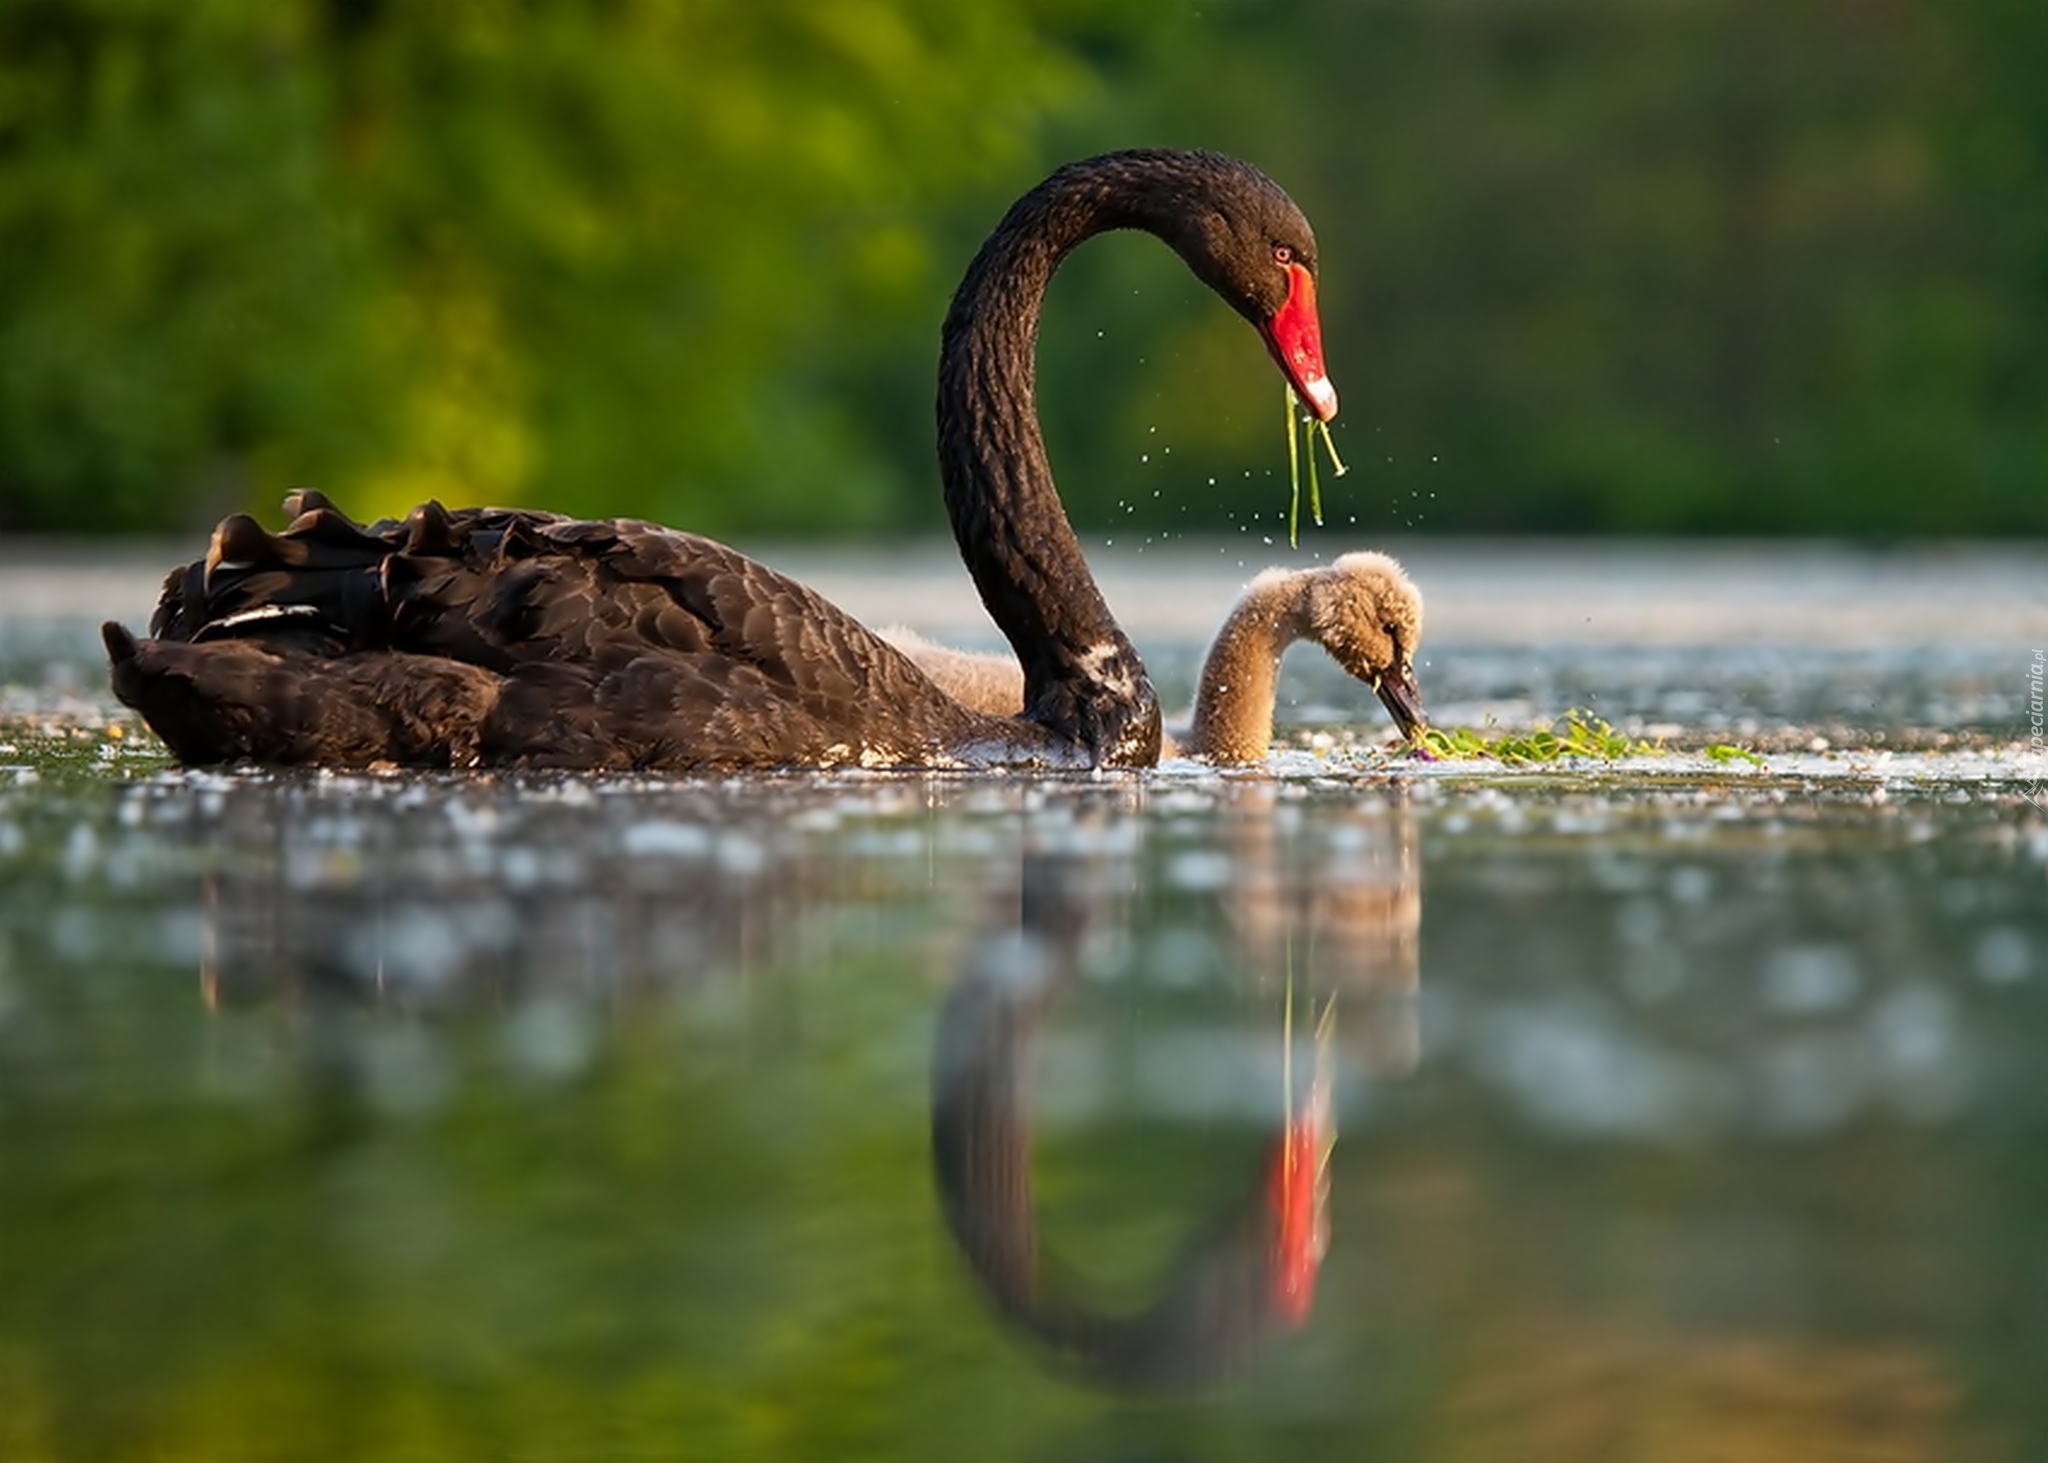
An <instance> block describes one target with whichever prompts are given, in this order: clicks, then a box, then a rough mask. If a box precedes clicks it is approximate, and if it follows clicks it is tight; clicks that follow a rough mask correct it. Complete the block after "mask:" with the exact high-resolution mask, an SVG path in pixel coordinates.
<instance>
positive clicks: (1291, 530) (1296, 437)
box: [1286, 386, 1351, 549]
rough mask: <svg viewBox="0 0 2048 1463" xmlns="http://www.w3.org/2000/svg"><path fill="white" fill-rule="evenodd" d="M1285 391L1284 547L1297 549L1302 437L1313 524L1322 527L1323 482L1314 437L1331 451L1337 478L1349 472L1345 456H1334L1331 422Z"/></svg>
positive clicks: (1309, 507)
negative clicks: (1305, 439) (1286, 491)
mask: <svg viewBox="0 0 2048 1463" xmlns="http://www.w3.org/2000/svg"><path fill="white" fill-rule="evenodd" d="M1286 391H1287V480H1288V484H1289V487H1290V489H1291V492H1292V496H1290V497H1289V498H1288V500H1287V547H1289V548H1290V549H1291V548H1297V547H1299V546H1300V543H1301V459H1302V456H1303V448H1302V442H1301V439H1302V437H1303V436H1307V437H1308V438H1310V439H1311V440H1310V441H1309V443H1308V447H1307V457H1308V512H1309V517H1310V518H1311V519H1312V520H1313V521H1314V523H1315V525H1316V527H1318V528H1321V527H1322V526H1323V481H1322V477H1321V475H1320V474H1319V473H1318V472H1317V470H1316V445H1315V442H1314V440H1313V439H1314V437H1315V436H1316V434H1317V433H1318V432H1320V433H1321V434H1322V439H1323V450H1324V451H1325V452H1328V453H1329V454H1330V466H1331V468H1332V469H1334V470H1335V472H1336V475H1337V476H1338V477H1342V476H1344V474H1345V473H1347V472H1349V471H1351V469H1350V468H1348V467H1346V466H1345V465H1344V459H1343V458H1341V457H1339V456H1338V455H1337V443H1336V441H1335V440H1334V439H1333V438H1332V437H1331V436H1330V424H1329V423H1328V422H1326V421H1324V420H1322V419H1321V418H1320V417H1313V416H1310V415H1309V414H1308V413H1307V412H1304V411H1303V410H1302V409H1301V398H1300V397H1298V396H1296V395H1295V394H1294V388H1293V387H1292V386H1289V387H1287V388H1286Z"/></svg>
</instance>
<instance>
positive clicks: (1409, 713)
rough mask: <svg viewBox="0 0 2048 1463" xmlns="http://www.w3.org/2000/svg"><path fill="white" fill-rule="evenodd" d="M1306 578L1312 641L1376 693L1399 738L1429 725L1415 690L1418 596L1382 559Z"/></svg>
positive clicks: (1354, 561) (1367, 558)
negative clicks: (1398, 732)
mask: <svg viewBox="0 0 2048 1463" xmlns="http://www.w3.org/2000/svg"><path fill="white" fill-rule="evenodd" d="M1309 573H1310V575H1311V583H1310V585H1309V592H1308V596H1307V603H1306V605H1305V607H1304V613H1305V615H1306V617H1307V621H1308V625H1307V633H1308V636H1309V638H1311V639H1314V640H1316V641H1318V642H1320V643H1321V645H1322V646H1323V648H1324V649H1326V650H1328V651H1329V652H1330V655H1331V657H1332V658H1333V659H1335V660H1336V662H1337V664H1339V665H1341V666H1343V667H1344V669H1345V670H1347V671H1349V672H1350V673H1351V674H1352V675H1354V676H1356V677H1357V678H1358V679H1359V680H1361V681H1363V682H1365V683H1366V684H1367V685H1368V686H1370V687H1372V689H1373V693H1374V694H1375V695H1377V696H1378V697H1379V698H1380V702H1381V704H1382V705H1384V706H1385V707H1386V708H1387V712H1388V714H1389V715H1391V716H1392V717H1393V718H1394V725H1395V726H1397V727H1399V728H1400V731H1401V735H1402V736H1404V737H1409V738H1413V737H1414V736H1415V735H1416V734H1417V733H1419V732H1420V731H1422V729H1423V727H1424V725H1425V723H1424V720H1423V713H1422V688H1421V687H1419V686H1418V685H1416V683H1415V651H1416V648H1417V647H1418V646H1419V645H1421V643H1422V594H1421V592H1420V591H1419V590H1417V589H1416V587H1415V585H1414V583H1413V581H1411V580H1410V579H1409V578H1408V576H1407V575H1406V574H1405V573H1403V572H1402V569H1401V566H1400V565H1399V564H1397V563H1395V562H1394V561H1393V560H1392V559H1390V558H1388V557H1387V556H1386V555H1385V554H1377V553H1358V554H1345V555H1343V556H1342V557H1340V558H1338V559H1336V560H1335V561H1334V562H1332V563H1331V564H1329V565H1328V566H1327V567H1325V568H1322V569H1315V570H1310V571H1309Z"/></svg>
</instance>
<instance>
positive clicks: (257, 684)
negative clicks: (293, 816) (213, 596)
mask: <svg viewBox="0 0 2048 1463" xmlns="http://www.w3.org/2000/svg"><path fill="white" fill-rule="evenodd" d="M297 618H299V617H297V616H274V617H265V618H264V619H263V620H260V621H251V622H247V624H248V628H251V629H253V628H255V626H256V625H258V624H264V623H269V622H271V621H272V620H275V621H277V622H280V623H289V622H290V621H291V620H293V619H297ZM100 634H101V637H102V638H103V639H104V640H105V642H106V647H107V659H108V662H109V665H110V667H111V670H112V680H113V687H114V694H115V695H116V696H118V697H119V698H120V699H121V701H122V703H123V704H124V705H127V706H131V707H133V708H134V709H135V710H137V711H139V712H140V713H141V714H142V719H143V720H144V721H146V722H148V723H149V727H150V730H152V731H154V732H155V733H156V734H157V735H158V736H159V737H161V738H163V741H164V744H165V745H166V746H168V747H169V748H170V749H171V753H172V755H173V756H175V757H176V758H177V759H178V760H179V761H180V762H182V763H185V764H186V765H187V766H199V767H208V766H220V765H223V764H227V763H233V762H263V763H270V764H301V765H303V764H309V763H314V764H332V765H341V766H368V765H370V764H373V763H378V762H402V763H408V764H412V765H426V766H455V767H461V766H467V765H469V764H470V763H472V762H474V761H475V760H476V757H477V752H478V746H479V743H480V739H481V737H482V734H483V726H484V721H485V719H486V718H487V717H488V716H489V714H490V712H491V710H492V708H493V707H494V706H496V704H497V702H498V698H499V694H500V690H501V686H502V682H501V680H500V678H499V677H498V676H497V675H495V674H493V673H491V672H489V671H486V670H482V669H480V668H478V667H476V666H469V665H463V664H462V663H460V662H459V661H450V660H443V659H440V658H438V657H429V656H418V655H405V654H401V653H398V652H395V651H370V652H360V653H356V654H342V655H336V654H333V653H332V652H328V653H322V652H320V651H318V650H309V649H306V648H303V647H302V646H299V645H293V644H289V643H283V644H280V643H275V642H272V641H267V640H265V639H261V638H256V637H254V636H252V635H223V636H217V637H215V638H211V639H207V640H203V641H196V642H194V641H183V640H166V639H149V640H139V639H137V638H136V637H135V636H134V635H133V634H131V633H130V632H129V630H128V628H127V627H126V626H125V625H122V624H119V623H118V622H116V621H113V620H109V621H108V622H107V623H106V624H105V625H103V626H101V627H100Z"/></svg>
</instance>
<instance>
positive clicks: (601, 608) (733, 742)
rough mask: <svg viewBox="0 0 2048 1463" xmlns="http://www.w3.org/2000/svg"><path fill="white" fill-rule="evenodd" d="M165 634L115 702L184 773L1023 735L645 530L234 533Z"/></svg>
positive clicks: (759, 756)
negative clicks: (212, 709) (146, 722)
mask: <svg viewBox="0 0 2048 1463" xmlns="http://www.w3.org/2000/svg"><path fill="white" fill-rule="evenodd" d="M302 502H303V500H302ZM295 506H297V505H295ZM150 628H151V634H152V636H153V637H154V638H153V640H152V641H150V642H144V643H142V644H141V645H140V646H139V647H138V646H137V644H136V642H134V641H133V640H132V639H129V640H127V641H126V644H125V645H120V644H118V643H117V642H116V641H115V640H114V638H113V637H112V633H111V632H110V639H109V648H110V650H112V651H113V652H114V660H115V681H116V690H117V691H118V692H120V693H121V694H122V696H123V699H124V700H129V701H130V703H131V704H134V705H137V706H139V707H140V708H141V709H142V710H143V711H144V713H145V715H146V716H148V717H149V719H150V720H151V722H152V724H153V725H156V724H157V723H158V721H159V717H158V715H156V714H155V713H156V712H157V711H164V712H165V713H166V715H165V716H164V718H163V720H164V722H165V724H164V725H160V726H158V730H159V731H160V732H161V733H162V734H163V735H164V736H165V738H166V740H167V741H169V742H170V743H171V745H172V750H173V751H175V752H177V753H178V755H179V756H180V757H181V758H182V759H184V760H186V761H196V762H220V761H231V760H239V759H241V758H252V759H254V760H260V761H284V762H308V761H312V762H326V761H336V762H363V761H377V760H391V761H404V762H414V763H418V762H427V763H429V764H436V765H467V764H469V763H472V762H483V763H492V764H516V765H526V766H568V767H690V766H716V765H745V766H762V765H806V766H816V765H835V764H843V763H855V764H867V765H911V764H923V765H931V764H934V763H944V762H947V761H957V760H959V749H960V748H962V747H963V746H965V747H971V746H973V745H975V744H976V743H977V742H982V743H987V744H989V745H991V747H994V746H995V745H996V744H999V743H1001V742H1003V741H1004V740H1005V739H1006V738H1008V737H1010V736H1012V735H1013V733H1011V732H1010V729H1009V728H1008V727H1006V726H1003V725H1001V724H998V725H994V726H991V725H990V724H989V723H988V719H987V718H979V717H976V716H975V715H974V714H973V713H971V712H970V711H968V710H967V709H966V708H964V707H960V706H958V705H957V704H955V703H954V702H952V701H951V700H950V699H949V698H947V697H946V696H945V695H944V694H943V693H942V692H940V691H939V690H938V688H937V687H935V686H934V685H933V684H932V683H931V682H930V681H929V680H928V679H927V678H926V677H925V676H924V674H923V673H922V672H921V671H919V670H918V669H917V668H916V667H915V666H914V665H912V664H911V663H910V661H909V660H907V659H906V658H905V657H903V656H902V655H901V654H899V653H898V652H896V651H895V650H894V649H893V648H892V647H890V646H888V645H886V644H885V643H884V642H882V641H881V640H879V639H877V638H876V637H875V636H874V635H873V634H872V633H870V632H869V631H868V630H867V629H865V628H864V627H863V626H861V625H860V624H859V622H858V621H856V620H854V619H853V618H852V617H851V616H849V615H847V614H846V613H845V612H844V611H842V610H840V609H839V608H838V607H837V606H836V605H834V604H832V603H831V602H830V601H829V600H827V599H825V598H824V597H823V596H822V595H819V594H818V593H816V592H815V591H813V590H811V589H809V588H807V587H806V586H804V585H803V584H801V583H799V582H798V581H796V580H794V579H791V578H789V577H788V576H786V575H782V574H778V573H776V572H775V571H773V570H771V569H768V568H766V567H765V566H763V565H761V564H759V563H757V562H755V561H754V560H752V559H749V558H747V557H746V556H745V555H743V554H740V553H738V552H737V551H735V550H733V549H730V548H728V547H726V546H725V545H723V544H720V543H717V542H715V541H713V540H711V539H706V538H702V537H700V536H698V535H695V534H687V533H679V532H676V531H674V530H670V529H664V528H661V527H659V526H657V525H654V524H651V523H644V522H640V521H637V520H632V519H603V520H578V519H570V518H564V517H562V516H560V515H557V514H551V513H538V512H530V511H526V510H519V509H504V508H481V509H465V510H461V511H458V512H454V513H449V512H446V511H444V510H442V509H441V508H440V507H439V506H438V505H436V504H427V505H424V506H423V507H422V508H420V509H419V510H416V511H415V512H414V514H413V515H412V516H411V517H410V518H408V519H407V520H405V521H403V522H398V521H393V520H385V521H382V522H379V523H375V524H371V525H368V526H367V527H365V526H361V525H357V524H355V523H353V522H351V521H350V520H349V519H348V518H346V517H345V516H344V515H342V514H341V513H340V512H339V511H338V510H336V509H335V508H333V507H332V506H331V505H328V504H326V503H325V501H324V500H316V501H315V502H314V503H313V505H312V506H310V507H307V508H305V511H302V512H300V513H299V514H298V515H297V517H295V518H294V520H293V522H292V524H291V526H290V527H289V528H287V529H286V530H284V531H283V532H282V533H279V534H275V535H272V534H267V533H264V532H263V530H262V529H261V528H260V527H259V526H257V525H256V524H255V522H254V521H253V520H251V519H247V518H234V519H229V520H228V521H226V522H225V523H223V524H222V526H221V528H220V529H219V530H218V531H217V532H216V534H215V536H214V541H213V544H212V545H211V547H210V548H209V551H208V553H207V556H206V558H204V559H202V560H199V561H197V562H195V563H193V564H189V565H186V566H184V567H182V568H180V569H177V570H174V571H172V573H171V575H170V577H169V578H168V579H167V580H166V582H165V587H164V593H163V597H162V599H161V601H160V602H159V604H158V607H157V611H156V614H155V616H154V617H153V619H152V621H151V627H150ZM227 642H234V643H232V644H229V643H227ZM138 657H140V658H139V659H138ZM166 680H167V681H168V682H169V684H168V685H158V684H153V683H156V682H163V681H166ZM413 681H418V682H421V683H431V684H433V685H434V686H435V687H436V688H437V691H438V692H439V693H440V694H439V695H438V698H435V697H430V698H428V700H427V704H426V705H424V706H414V705H411V704H410V703H409V702H408V700H407V698H406V697H405V695H404V688H405V686H406V685H407V684H408V683H409V682H413ZM201 683H206V685H202V684H201ZM208 686H210V687H211V689H212V690H213V692H214V693H215V694H214V695H212V696H211V697H209V695H208V694H207V687H208ZM451 688H452V689H453V690H454V691H456V692H459V694H448V693H449V692H450V690H451ZM210 699H211V700H214V701H217V702H218V703H219V705H220V707H221V708H222V710H221V711H220V712H219V714H218V715H217V716H215V717H214V718H213V720H212V721H209V720H208V716H207V712H206V704H207V703H208V701H209V700H210ZM366 701H367V702H369V703H371V706H370V709H371V710H373V711H374V710H378V709H382V710H383V711H385V712H388V713H389V714H388V715H386V716H384V717H383V718H382V721H381V722H380V721H379V720H378V718H376V717H374V716H373V717H371V718H370V721H369V723H368V724H365V723H364V717H363V716H362V715H359V714H356V713H357V712H359V711H360V710H362V709H363V703H365V702H366ZM152 703H153V704H152ZM251 703H253V706H252V704H251ZM230 709H232V714H231V710H230ZM323 721H331V722H332V726H331V727H330V728H329V729H328V730H326V731H323V730H322V725H321V724H322V722H323ZM380 725H384V726H385V727H386V729H385V730H383V731H381V732H380V730H379V726H380ZM1025 731H1027V732H1028V729H1025ZM1021 734H1022V733H1017V734H1014V735H1021ZM380 738H381V743H382V744H380Z"/></svg>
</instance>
